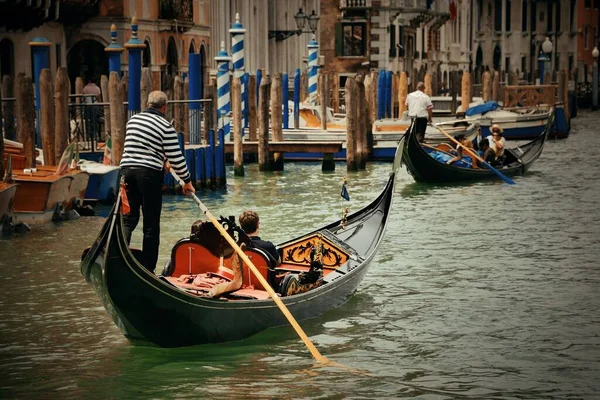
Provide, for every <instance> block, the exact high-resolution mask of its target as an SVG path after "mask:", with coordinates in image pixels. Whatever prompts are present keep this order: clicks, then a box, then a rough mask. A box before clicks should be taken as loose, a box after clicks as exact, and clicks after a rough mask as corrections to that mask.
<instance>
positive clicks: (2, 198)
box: [0, 182, 17, 232]
mask: <svg viewBox="0 0 600 400" xmlns="http://www.w3.org/2000/svg"><path fill="white" fill-rule="evenodd" d="M16 192H17V185H16V184H14V183H5V182H0V232H3V231H4V230H5V229H6V228H7V227H8V225H9V224H10V223H11V219H12V210H13V202H14V198H15V193H16Z"/></svg>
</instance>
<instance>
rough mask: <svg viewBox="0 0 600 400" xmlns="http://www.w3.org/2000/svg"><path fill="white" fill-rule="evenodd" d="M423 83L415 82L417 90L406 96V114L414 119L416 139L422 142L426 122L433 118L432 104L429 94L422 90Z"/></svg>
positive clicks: (423, 88)
mask: <svg viewBox="0 0 600 400" xmlns="http://www.w3.org/2000/svg"><path fill="white" fill-rule="evenodd" d="M423 90H425V84H424V83H423V82H419V83H417V90H415V91H414V92H412V93H410V94H409V95H408V96H406V106H407V107H408V116H409V117H410V118H411V119H413V120H414V122H415V124H416V130H417V140H418V141H419V142H421V143H423V140H424V139H425V130H426V129H427V123H428V122H429V123H431V120H432V118H433V104H432V103H431V99H430V98H429V96H427V95H426V94H425V92H423Z"/></svg>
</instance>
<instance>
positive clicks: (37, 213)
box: [13, 170, 73, 225]
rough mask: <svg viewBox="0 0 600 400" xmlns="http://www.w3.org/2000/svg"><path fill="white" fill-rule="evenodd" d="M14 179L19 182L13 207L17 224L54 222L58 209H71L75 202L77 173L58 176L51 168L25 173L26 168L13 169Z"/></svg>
mask: <svg viewBox="0 0 600 400" xmlns="http://www.w3.org/2000/svg"><path fill="white" fill-rule="evenodd" d="M13 179H14V181H15V183H18V184H19V187H18V188H17V192H16V194H15V200H14V206H13V208H14V219H15V222H16V223H20V222H24V223H27V224H29V225H38V224H44V223H48V222H50V221H52V219H53V217H54V214H55V212H56V210H57V208H59V207H62V208H64V209H68V207H69V206H70V205H71V202H70V199H71V197H70V187H71V182H72V181H73V176H72V175H70V174H66V175H61V176H57V175H53V174H52V172H50V171H37V172H35V173H33V174H25V173H24V172H23V170H13Z"/></svg>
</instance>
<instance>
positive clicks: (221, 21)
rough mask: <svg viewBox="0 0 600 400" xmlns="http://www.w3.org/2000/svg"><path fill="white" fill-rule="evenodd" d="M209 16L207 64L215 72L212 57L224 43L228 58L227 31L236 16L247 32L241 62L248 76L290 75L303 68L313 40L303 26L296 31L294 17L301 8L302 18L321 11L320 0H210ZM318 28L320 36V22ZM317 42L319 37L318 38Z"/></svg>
mask: <svg viewBox="0 0 600 400" xmlns="http://www.w3.org/2000/svg"><path fill="white" fill-rule="evenodd" d="M212 3H213V7H212V14H211V22H212V24H211V36H212V37H213V38H214V43H213V46H212V47H211V48H210V51H209V54H210V63H211V64H210V65H211V68H212V72H213V73H215V72H216V67H217V65H216V62H215V61H214V58H215V57H216V55H217V53H218V52H219V49H220V43H221V42H224V43H225V49H226V50H227V52H228V53H229V55H231V35H230V34H229V29H230V28H231V24H232V23H233V22H234V21H235V16H236V14H239V16H240V22H241V23H242V25H243V26H244V28H245V29H246V34H245V38H244V63H245V69H246V71H247V72H249V73H252V74H254V73H256V71H257V70H258V69H262V70H264V71H265V72H266V73H285V72H287V73H288V74H290V76H293V75H292V74H293V73H294V71H295V70H296V68H300V69H301V70H302V69H306V66H307V65H306V59H307V57H308V48H307V45H308V42H309V41H310V40H311V38H312V33H311V32H310V31H309V28H308V23H306V25H305V27H304V30H303V32H298V29H297V26H296V21H295V19H294V16H295V15H296V14H297V13H298V11H299V10H300V9H302V12H303V13H304V14H305V15H310V13H311V12H312V10H315V13H316V14H319V11H320V3H321V1H320V0H213V1H212ZM319 22H320V23H318V25H317V30H316V34H317V35H319V32H320V27H321V26H323V19H322V17H321V20H320V21H319ZM317 40H318V37H317Z"/></svg>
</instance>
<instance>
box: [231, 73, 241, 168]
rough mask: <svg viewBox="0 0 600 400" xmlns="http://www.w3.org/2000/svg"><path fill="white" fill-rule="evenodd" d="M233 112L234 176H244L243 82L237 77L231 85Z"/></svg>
mask: <svg viewBox="0 0 600 400" xmlns="http://www.w3.org/2000/svg"><path fill="white" fill-rule="evenodd" d="M231 111H232V113H233V121H232V122H233V175H235V176H244V153H243V152H242V132H243V130H244V127H243V126H242V82H241V81H240V78H239V77H237V76H235V77H234V78H233V82H232V85H231Z"/></svg>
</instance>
